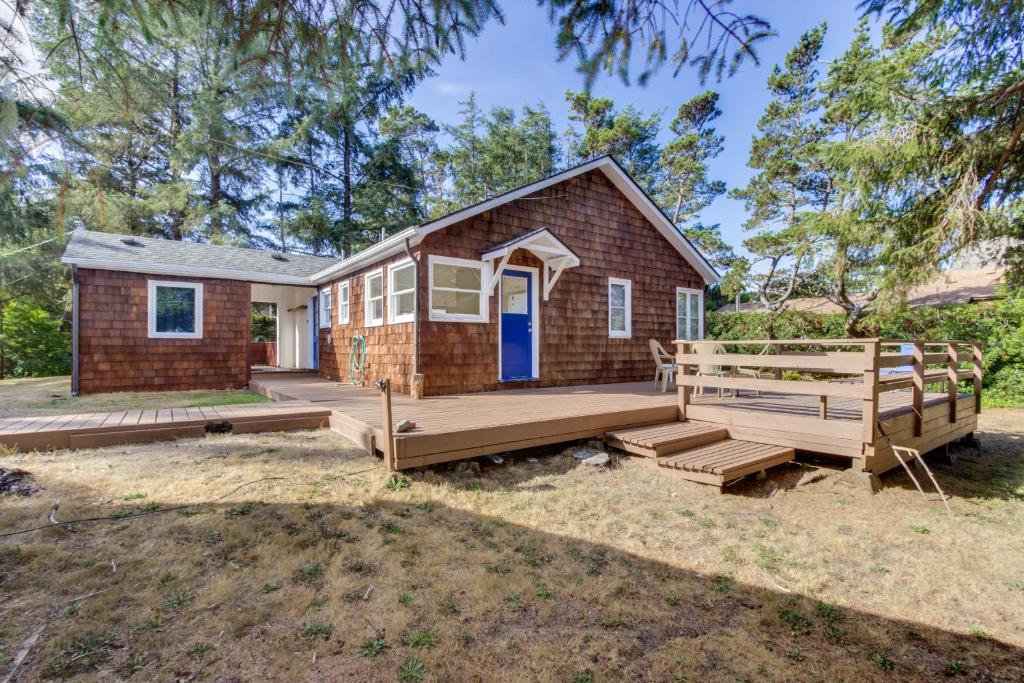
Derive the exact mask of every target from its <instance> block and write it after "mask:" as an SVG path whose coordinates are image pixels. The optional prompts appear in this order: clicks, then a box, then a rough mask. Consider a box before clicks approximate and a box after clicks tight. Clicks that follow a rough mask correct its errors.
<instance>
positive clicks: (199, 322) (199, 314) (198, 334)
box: [147, 280, 203, 339]
mask: <svg viewBox="0 0 1024 683" xmlns="http://www.w3.org/2000/svg"><path fill="white" fill-rule="evenodd" d="M148 282H149V286H148V299H149V301H148V303H147V309H148V311H147V317H148V323H149V338H150V339H202V338H203V283H202V282H178V281H175V280H149V281H148ZM157 287H176V288H178V289H191V290H193V291H194V292H195V293H196V294H195V296H196V308H195V323H196V324H195V332H157V331H156V288H157Z"/></svg>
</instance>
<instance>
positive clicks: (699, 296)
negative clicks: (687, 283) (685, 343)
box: [676, 287, 704, 339]
mask: <svg viewBox="0 0 1024 683" xmlns="http://www.w3.org/2000/svg"><path fill="white" fill-rule="evenodd" d="M703 338H704V292H703V290H700V289H688V288H686V287H676V339H703Z"/></svg>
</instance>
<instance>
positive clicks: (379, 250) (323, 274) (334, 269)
mask: <svg viewBox="0 0 1024 683" xmlns="http://www.w3.org/2000/svg"><path fill="white" fill-rule="evenodd" d="M406 239H408V240H409V244H410V245H412V246H415V245H417V244H419V243H420V235H419V234H418V233H417V229H416V228H407V229H405V230H403V231H402V232H400V233H397V234H395V235H392V236H391V237H389V238H387V239H386V240H384V241H383V242H378V243H377V244H375V245H373V246H372V247H368V248H367V249H363V250H362V251H360V252H359V253H357V254H352V256H349V257H348V258H347V259H345V260H344V261H341V262H339V263H335V264H334V265H333V266H329V267H327V268H324V269H323V270H321V271H320V272H319V273H313V275H311V276H310V280H311V281H312V282H313V283H314V284H321V283H324V282H327V281H328V280H335V279H337V278H340V277H342V276H344V275H347V274H348V273H351V272H352V271H354V270H358V269H359V268H363V267H365V266H369V265H372V264H374V263H376V262H377V261H379V260H381V259H385V258H388V257H391V256H394V255H395V254H398V253H402V252H404V251H405V240H406Z"/></svg>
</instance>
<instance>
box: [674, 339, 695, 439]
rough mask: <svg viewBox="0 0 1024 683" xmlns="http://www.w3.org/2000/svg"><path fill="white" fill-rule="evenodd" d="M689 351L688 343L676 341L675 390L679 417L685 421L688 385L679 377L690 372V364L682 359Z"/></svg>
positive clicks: (689, 390)
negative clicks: (677, 397) (677, 394)
mask: <svg viewBox="0 0 1024 683" xmlns="http://www.w3.org/2000/svg"><path fill="white" fill-rule="evenodd" d="M689 353H690V343H689V342H685V341H678V342H676V390H677V391H678V392H679V419H680V420H682V421H683V422H686V406H688V405H690V392H691V391H692V389H691V388H690V385H688V384H683V383H681V382H680V381H679V378H680V377H682V376H685V375H689V374H690V367H691V366H690V365H689V364H688V363H686V362H684V361H683V356H686V355H688V354H689Z"/></svg>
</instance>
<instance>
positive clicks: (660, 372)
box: [647, 339, 676, 393]
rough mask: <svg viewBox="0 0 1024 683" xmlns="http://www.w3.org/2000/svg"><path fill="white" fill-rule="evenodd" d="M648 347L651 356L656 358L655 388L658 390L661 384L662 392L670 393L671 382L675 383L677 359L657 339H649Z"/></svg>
mask: <svg viewBox="0 0 1024 683" xmlns="http://www.w3.org/2000/svg"><path fill="white" fill-rule="evenodd" d="M647 345H648V346H649V347H650V348H651V355H652V356H654V367H655V371H654V388H655V389H657V388H658V382H661V392H662V393H665V392H666V391H668V383H669V381H675V376H676V359H675V356H673V355H672V354H671V353H669V352H668V351H666V350H665V347H664V346H662V345H661V344H659V343H658V340H657V339H648V340H647Z"/></svg>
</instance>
